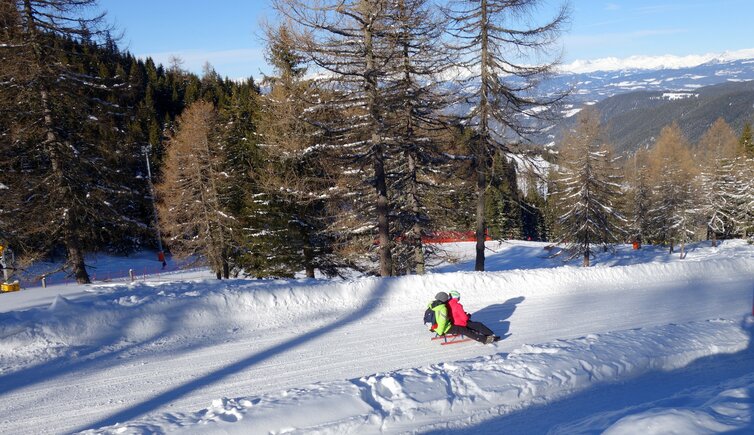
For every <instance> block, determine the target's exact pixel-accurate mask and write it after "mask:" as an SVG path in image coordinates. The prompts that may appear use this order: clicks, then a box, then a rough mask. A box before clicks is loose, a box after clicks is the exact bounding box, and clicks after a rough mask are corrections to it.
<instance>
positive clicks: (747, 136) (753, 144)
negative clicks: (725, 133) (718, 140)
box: [738, 122, 754, 159]
mask: <svg viewBox="0 0 754 435" xmlns="http://www.w3.org/2000/svg"><path fill="white" fill-rule="evenodd" d="M738 143H739V145H740V146H741V153H742V154H744V155H745V156H747V157H748V158H750V159H751V158H754V137H752V132H751V123H750V122H747V123H745V124H744V128H743V130H742V131H741V137H740V138H739V139H738Z"/></svg>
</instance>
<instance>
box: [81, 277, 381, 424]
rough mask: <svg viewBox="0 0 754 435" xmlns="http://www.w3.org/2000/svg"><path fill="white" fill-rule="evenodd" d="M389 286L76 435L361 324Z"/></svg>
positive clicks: (378, 286)
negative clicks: (322, 322) (316, 325)
mask: <svg viewBox="0 0 754 435" xmlns="http://www.w3.org/2000/svg"><path fill="white" fill-rule="evenodd" d="M390 282H392V280H391V279H389V278H383V279H380V280H379V281H378V282H377V284H376V285H375V286H374V288H373V289H372V291H371V294H370V295H369V296H368V297H366V298H365V301H367V302H366V303H365V304H364V305H363V306H362V307H361V308H359V309H356V310H354V311H353V312H352V313H351V314H349V315H347V316H345V317H343V318H342V319H339V320H337V321H334V322H332V323H331V324H329V325H327V326H325V327H323V328H320V329H316V330H313V331H311V332H308V333H305V334H302V335H299V336H297V337H295V338H292V339H290V340H287V341H284V342H282V343H279V344H277V345H275V346H272V347H270V348H268V349H265V350H262V351H260V352H256V353H253V354H250V355H248V356H247V357H246V358H243V359H240V360H238V361H236V362H234V363H232V364H229V365H226V366H225V367H222V368H219V369H217V370H214V371H212V372H210V373H207V374H206V375H203V376H200V377H198V378H196V379H193V380H191V381H189V382H186V383H184V384H182V385H178V386H175V387H173V388H170V389H168V390H167V391H164V392H162V393H160V394H158V395H156V396H154V397H153V398H151V399H149V400H146V401H143V402H141V403H138V404H136V405H133V406H130V407H128V408H126V409H123V410H120V411H118V412H116V413H115V414H112V415H110V416H107V417H105V418H102V419H100V420H97V421H95V422H92V423H90V424H86V425H85V426H83V427H80V428H77V429H76V430H74V431H73V432H80V431H84V430H89V429H97V428H102V427H105V426H112V425H114V424H116V423H119V422H125V421H129V420H133V419H135V418H137V417H140V416H143V415H145V414H148V413H150V412H152V411H155V410H157V409H159V408H161V407H163V406H165V405H167V404H169V403H171V402H173V401H175V400H177V399H180V398H182V397H185V396H187V395H189V394H191V393H192V392H194V391H197V390H201V389H202V388H205V387H207V386H209V385H212V384H215V383H218V382H221V381H223V380H224V379H226V378H228V377H230V376H232V375H235V374H238V373H240V372H243V371H244V370H246V369H248V368H249V367H252V366H255V365H258V364H261V363H264V362H265V361H267V360H269V359H271V358H273V357H275V356H278V355H280V354H283V353H291V355H293V353H292V352H295V350H296V348H297V347H298V346H301V345H304V344H306V343H307V342H309V341H311V340H314V339H316V338H318V337H322V336H325V335H327V334H330V333H332V332H334V331H336V330H339V329H341V328H345V327H347V326H348V325H349V324H351V323H356V322H359V321H361V320H362V319H363V318H364V317H365V316H367V315H368V314H370V313H371V312H373V311H374V310H375V309H376V308H377V307H378V305H379V298H378V297H377V296H378V295H381V294H383V293H385V292H386V290H387V289H388V288H389V283H390Z"/></svg>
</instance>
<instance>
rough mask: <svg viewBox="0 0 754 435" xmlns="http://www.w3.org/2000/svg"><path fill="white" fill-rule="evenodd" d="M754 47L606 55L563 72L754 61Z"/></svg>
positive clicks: (566, 67)
mask: <svg viewBox="0 0 754 435" xmlns="http://www.w3.org/2000/svg"><path fill="white" fill-rule="evenodd" d="M752 59H754V48H748V49H743V50H734V51H725V52H723V53H706V54H692V55H687V56H676V55H664V56H629V57H626V58H618V57H604V58H599V59H591V60H575V61H573V62H571V63H567V64H563V65H561V67H560V68H559V70H560V72H561V73H568V74H583V73H593V72H598V71H601V72H607V71H619V70H623V71H632V70H661V69H681V68H692V67H697V66H700V65H702V64H706V63H709V64H720V63H729V62H731V61H738V60H743V61H753V60H752Z"/></svg>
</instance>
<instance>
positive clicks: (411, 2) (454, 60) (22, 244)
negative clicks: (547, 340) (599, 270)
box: [0, 0, 754, 283]
mask: <svg viewBox="0 0 754 435" xmlns="http://www.w3.org/2000/svg"><path fill="white" fill-rule="evenodd" d="M536 3H537V2H532V3H529V2H524V3H522V4H518V3H516V4H509V3H507V2H498V1H490V2H487V3H479V4H477V2H463V1H459V2H450V3H449V6H450V7H449V8H448V9H447V10H446V11H444V13H442V14H440V13H439V11H438V10H437V8H436V5H434V4H433V3H432V2H430V1H427V0H400V1H398V0H395V1H392V0H384V1H377V2H353V3H348V4H346V5H344V4H340V3H339V2H324V3H323V5H322V8H321V9H318V8H315V7H313V6H312V5H311V4H309V2H305V1H298V0H275V1H273V2H272V5H273V7H274V8H275V10H276V12H277V13H278V14H279V15H280V16H281V17H284V18H285V19H284V20H283V21H282V24H280V25H278V26H271V27H269V28H267V35H266V39H267V44H268V46H267V59H268V62H269V63H270V65H272V66H273V68H274V73H273V74H271V76H269V77H264V78H263V79H262V80H260V81H259V83H257V82H255V81H254V80H253V79H251V78H249V79H247V80H230V79H228V78H223V77H221V76H220V75H219V74H218V73H217V72H215V71H214V69H213V67H212V66H211V65H209V64H206V65H205V68H204V71H203V73H202V74H201V75H196V74H193V73H190V72H188V71H186V70H184V69H183V67H182V61H181V59H180V58H174V59H173V60H172V61H171V63H170V65H167V66H164V65H159V64H155V62H154V61H153V60H151V59H149V58H146V59H141V58H136V57H134V56H133V55H132V54H130V53H128V52H126V51H122V50H121V49H120V48H119V47H118V41H117V38H114V37H113V35H114V34H116V33H117V32H115V29H111V28H109V26H108V24H107V23H108V21H107V19H106V17H105V16H103V15H100V14H99V13H98V8H97V3H96V1H95V0H75V1H74V0H16V1H4V2H2V3H0V22H2V26H1V28H0V56H1V57H2V63H0V169H1V171H0V188H1V189H2V190H0V193H1V194H2V202H1V205H0V242H2V243H3V245H5V246H11V247H12V248H13V250H14V251H15V253H16V256H17V257H18V260H19V262H18V267H19V273H20V272H22V270H23V266H24V264H28V263H29V262H32V261H35V260H37V259H40V258H44V257H55V258H58V259H65V262H64V263H65V266H64V268H65V269H66V270H67V271H69V272H70V274H71V275H73V276H75V278H76V279H77V281H79V282H81V283H86V282H88V281H89V274H88V271H87V265H86V264H85V261H84V254H86V253H92V252H102V251H107V252H116V253H123V254H127V253H129V252H133V251H136V250H140V249H155V250H158V249H160V248H163V249H165V250H166V251H167V252H168V253H169V254H172V255H173V256H175V257H176V258H181V259H188V260H190V261H193V262H195V263H202V264H206V265H209V266H210V267H211V268H212V269H213V270H214V271H215V273H216V275H217V277H218V278H227V277H229V276H235V275H239V274H240V275H250V276H257V277H264V276H293V275H294V274H295V273H297V272H299V271H305V272H306V275H307V276H310V277H313V276H315V272H317V271H318V272H319V273H322V274H325V275H329V276H332V275H337V274H342V273H344V272H345V271H348V270H354V269H356V270H359V271H362V272H366V273H373V274H379V275H382V276H389V275H402V274H412V273H416V274H421V273H424V270H425V268H426V265H427V263H428V262H432V261H433V260H434V259H436V258H437V255H440V254H441V253H440V252H435V248H434V246H433V245H432V243H431V242H432V240H435V239H436V238H437V237H440V236H442V235H443V234H445V235H447V234H448V232H453V233H452V234H454V237H458V235H459V234H470V237H471V238H473V239H474V240H476V242H477V257H476V263H475V269H476V270H484V258H485V252H484V241H485V239H487V238H492V239H500V240H505V239H514V238H515V239H531V240H544V241H552V242H559V243H560V242H562V243H565V244H567V246H568V248H569V249H568V253H569V255H568V256H569V257H575V256H579V257H583V258H584V264H585V265H588V264H589V258H591V257H592V256H593V254H594V252H595V251H594V250H595V249H610V248H611V246H612V245H613V244H614V243H616V242H619V241H626V240H636V241H639V240H640V241H642V242H652V243H662V244H666V245H667V246H669V249H670V250H671V251H672V250H673V247H674V246H676V245H679V244H680V245H681V246H683V244H685V243H687V242H689V241H692V240H698V239H705V238H710V239H716V238H730V237H748V236H750V235H751V234H752V233H753V232H754V197H752V192H754V186H752V185H751V180H753V179H754V176H752V175H751V171H752V166H754V164H752V159H753V158H754V145H753V144H752V139H751V124H750V122H751V120H752V119H754V116H753V115H752V108H751V104H750V100H749V99H748V98H750V96H749V94H750V93H751V89H750V88H751V86H750V84H749V83H750V82H747V83H740V84H728V85H723V86H720V87H715V88H702V89H699V90H698V91H695V92H696V93H695V94H694V95H688V98H685V99H682V100H674V101H666V100H665V99H663V97H662V94H660V93H658V94H651V95H649V97H648V98H646V97H644V96H641V97H638V96H636V95H628V96H617V97H614V99H611V100H606V101H605V102H604V103H600V104H599V105H598V107H599V108H601V109H603V110H604V111H612V112H613V113H614V115H615V116H613V117H611V118H610V122H608V123H607V125H603V124H601V122H600V118H599V116H594V115H593V114H591V112H589V113H587V112H588V111H587V112H584V114H583V115H582V116H580V117H578V118H573V119H574V120H575V124H571V126H570V127H569V128H567V129H565V130H564V133H563V134H562V135H561V136H559V139H558V143H557V144H556V147H555V148H556V149H558V150H559V151H558V152H557V153H553V152H546V153H545V152H544V149H543V148H541V147H540V146H539V145H540V144H539V143H538V142H537V141H536V138H537V137H541V136H542V135H543V134H550V133H548V130H545V128H546V127H545V126H546V125H548V123H550V124H551V123H552V122H555V121H557V120H558V118H557V116H558V114H562V113H567V111H568V110H569V109H570V110H572V109H573V108H572V106H569V105H568V104H569V103H568V101H571V100H569V99H568V98H569V95H570V96H573V95H577V94H578V93H579V89H578V88H576V89H570V88H569V86H567V85H565V84H563V85H562V86H555V87H553V84H552V83H553V82H548V81H546V80H545V79H546V78H548V77H551V76H552V75H553V73H554V72H555V71H556V67H557V62H555V59H556V58H557V56H554V54H555V53H554V51H555V50H552V49H553V45H554V43H555V42H556V41H557V38H558V37H559V36H560V34H561V32H562V28H563V27H562V26H563V24H564V23H565V22H566V21H567V18H568V13H569V11H568V8H566V7H562V8H555V9H553V10H551V11H550V13H549V14H548V15H547V18H545V19H543V22H541V23H532V22H523V21H522V22H515V23H511V25H510V26H500V25H497V24H499V23H501V22H503V21H505V19H506V17H507V16H508V14H513V15H514V16H524V15H526V14H527V13H528V12H530V11H531V8H532V7H535V6H536ZM522 35H524V36H522ZM439 39H443V40H447V41H448V44H437V41H438V40H439ZM510 52H516V53H518V55H517V56H516V57H509V56H508V55H507V54H506V53H510ZM527 52H532V53H535V52H536V53H537V54H538V55H539V57H538V59H541V63H539V64H537V65H532V64H530V63H527V62H521V57H519V56H522V57H525V56H524V55H525V54H526V53H527ZM548 54H552V55H553V56H551V57H550V58H549V59H548V56H547V55H548ZM461 70H463V71H468V74H466V73H464V74H462V75H459V74H458V73H457V72H458V71H461ZM543 83H548V87H545V88H543V87H542V84H543ZM577 86H578V85H577ZM655 97H657V98H655ZM619 100H620V101H626V100H628V101H635V102H636V104H640V105H641V107H638V106H637V107H635V109H636V110H633V111H630V110H626V109H623V108H616V107H615V105H616V104H615V102H616V101H619ZM747 104H748V106H747ZM611 107H612V109H611ZM732 107H735V108H736V110H737V112H736V116H735V119H730V118H729V117H727V115H726V114H728V113H730V111H731V110H732V109H731V108H732ZM700 113H703V117H702V115H699V114H700ZM629 115H630V116H629ZM702 118H704V119H713V120H716V119H718V118H721V119H720V120H719V121H717V122H714V124H713V123H712V122H701V121H699V120H700V119H702ZM532 119H534V120H536V121H538V122H535V123H532V122H531V120H532ZM726 121H728V122H726ZM648 133H649V134H651V135H652V137H653V138H654V139H656V140H653V141H651V144H650V143H649V142H647V141H645V140H643V139H639V137H646V135H647V134H648ZM642 135H644V136H642ZM645 145H651V146H650V148H651V149H649V150H645V151H642V152H640V153H630V154H625V153H623V151H626V150H631V151H633V150H635V149H637V148H638V147H639V146H642V147H643V146H645ZM148 164H149V167H148ZM531 169H534V170H531ZM150 175H151V176H150ZM595 216H597V217H599V218H598V219H595V218H594V217H595ZM163 245H164V246H163Z"/></svg>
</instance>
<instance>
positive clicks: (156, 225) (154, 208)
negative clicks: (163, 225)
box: [143, 144, 165, 267]
mask: <svg viewBox="0 0 754 435" xmlns="http://www.w3.org/2000/svg"><path fill="white" fill-rule="evenodd" d="M143 149H144V157H145V158H146V160H147V182H148V183H149V194H150V196H151V198H152V211H153V212H154V230H155V232H156V233H157V249H158V253H157V258H158V259H159V260H160V261H162V262H163V267H165V253H164V252H163V250H162V236H161V235H160V224H159V222H158V220H157V205H156V204H155V200H154V197H155V193H154V184H152V168H151V167H150V165H149V151H150V150H151V149H152V145H151V144H150V145H149V146H146V147H144V148H143Z"/></svg>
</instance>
